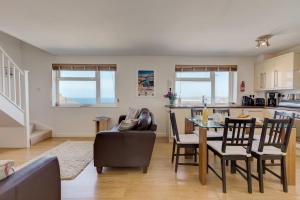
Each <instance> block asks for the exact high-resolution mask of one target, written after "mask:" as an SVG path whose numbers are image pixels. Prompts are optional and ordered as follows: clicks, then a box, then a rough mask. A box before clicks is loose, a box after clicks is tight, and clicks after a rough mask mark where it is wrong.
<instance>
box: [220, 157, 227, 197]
mask: <svg viewBox="0 0 300 200" xmlns="http://www.w3.org/2000/svg"><path fill="white" fill-rule="evenodd" d="M221 167H222V187H223V193H226V171H225V170H226V169H225V168H226V161H225V159H223V158H221Z"/></svg>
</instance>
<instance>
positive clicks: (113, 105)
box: [52, 104, 119, 108]
mask: <svg viewBox="0 0 300 200" xmlns="http://www.w3.org/2000/svg"><path fill="white" fill-rule="evenodd" d="M52 107H54V108H118V107H119V105H118V104H108V105H106V104H97V105H55V106H52Z"/></svg>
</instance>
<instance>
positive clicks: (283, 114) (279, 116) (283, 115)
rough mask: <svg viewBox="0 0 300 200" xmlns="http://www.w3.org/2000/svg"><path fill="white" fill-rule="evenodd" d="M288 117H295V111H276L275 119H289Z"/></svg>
mask: <svg viewBox="0 0 300 200" xmlns="http://www.w3.org/2000/svg"><path fill="white" fill-rule="evenodd" d="M287 118H295V113H287V112H279V111H275V112H274V117H273V119H287Z"/></svg>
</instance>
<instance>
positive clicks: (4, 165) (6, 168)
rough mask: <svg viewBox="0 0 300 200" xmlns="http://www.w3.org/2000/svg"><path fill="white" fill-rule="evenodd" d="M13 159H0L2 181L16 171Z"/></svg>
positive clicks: (0, 177)
mask: <svg viewBox="0 0 300 200" xmlns="http://www.w3.org/2000/svg"><path fill="white" fill-rule="evenodd" d="M14 164H15V162H14V161H13V160H0V181H1V180H3V179H5V178H7V177H8V176H10V175H11V174H13V173H14V169H13V166H14Z"/></svg>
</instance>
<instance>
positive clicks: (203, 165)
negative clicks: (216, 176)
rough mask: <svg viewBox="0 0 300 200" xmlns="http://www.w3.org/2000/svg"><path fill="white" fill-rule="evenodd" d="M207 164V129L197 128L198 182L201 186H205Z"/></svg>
mask: <svg viewBox="0 0 300 200" xmlns="http://www.w3.org/2000/svg"><path fill="white" fill-rule="evenodd" d="M207 162H208V160H207V129H206V128H199V180H200V182H201V184H202V185H206V179H207V178H206V176H207Z"/></svg>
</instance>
